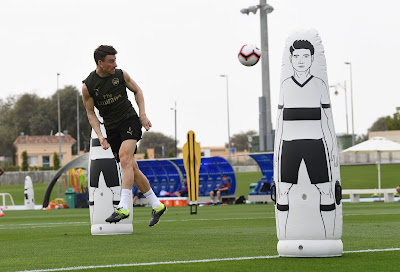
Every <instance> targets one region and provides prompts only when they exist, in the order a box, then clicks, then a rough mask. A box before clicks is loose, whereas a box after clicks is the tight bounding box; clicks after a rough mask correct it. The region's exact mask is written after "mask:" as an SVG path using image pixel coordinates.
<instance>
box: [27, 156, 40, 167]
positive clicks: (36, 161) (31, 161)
mask: <svg viewBox="0 0 400 272" xmlns="http://www.w3.org/2000/svg"><path fill="white" fill-rule="evenodd" d="M28 164H29V165H32V166H38V165H39V158H38V156H32V157H29V158H28Z"/></svg>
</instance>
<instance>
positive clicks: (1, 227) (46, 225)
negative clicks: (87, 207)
mask: <svg viewBox="0 0 400 272" xmlns="http://www.w3.org/2000/svg"><path fill="white" fill-rule="evenodd" d="M398 214H400V213H379V214H375V213H374V214H343V216H361V215H398ZM259 219H275V216H264V217H241V218H197V219H193V218H191V219H177V220H175V219H166V220H162V222H164V223H173V222H189V221H227V220H259ZM143 222H147V220H134V222H133V223H134V224H137V223H143ZM64 224H90V222H66V223H63V222H61V223H40V224H39V223H37V224H34V223H33V224H10V225H0V230H6V229H34V228H53V227H58V226H60V225H64Z"/></svg>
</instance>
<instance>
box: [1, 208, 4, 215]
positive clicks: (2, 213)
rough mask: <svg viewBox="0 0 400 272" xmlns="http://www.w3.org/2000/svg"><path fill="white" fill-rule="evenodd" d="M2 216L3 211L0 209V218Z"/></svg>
mask: <svg viewBox="0 0 400 272" xmlns="http://www.w3.org/2000/svg"><path fill="white" fill-rule="evenodd" d="M2 216H4V212H3V209H1V208H0V217H2Z"/></svg>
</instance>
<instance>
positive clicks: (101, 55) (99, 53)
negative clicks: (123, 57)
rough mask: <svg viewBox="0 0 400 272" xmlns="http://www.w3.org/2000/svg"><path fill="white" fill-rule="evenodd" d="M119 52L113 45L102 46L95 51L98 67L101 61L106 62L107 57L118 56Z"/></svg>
mask: <svg viewBox="0 0 400 272" xmlns="http://www.w3.org/2000/svg"><path fill="white" fill-rule="evenodd" d="M117 53H118V52H117V50H115V49H114V47H112V46H111V45H100V46H99V47H97V48H96V50H94V61H95V62H96V65H97V64H98V62H99V60H101V61H104V59H105V58H106V56H107V55H116V54H117Z"/></svg>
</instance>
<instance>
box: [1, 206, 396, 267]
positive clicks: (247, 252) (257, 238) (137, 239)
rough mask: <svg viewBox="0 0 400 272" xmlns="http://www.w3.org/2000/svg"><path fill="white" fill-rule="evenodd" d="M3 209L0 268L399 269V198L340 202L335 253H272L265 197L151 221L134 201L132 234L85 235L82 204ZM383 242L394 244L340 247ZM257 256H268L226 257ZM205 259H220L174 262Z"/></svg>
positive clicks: (180, 210)
mask: <svg viewBox="0 0 400 272" xmlns="http://www.w3.org/2000/svg"><path fill="white" fill-rule="evenodd" d="M5 213H6V214H5V216H4V217H1V218H0V233H1V234H0V245H1V246H0V256H1V258H0V271H24V270H28V271H29V270H44V271H49V270H45V269H60V268H67V267H73V268H75V269H77V267H87V268H86V269H81V270H79V271H133V270H134V271H213V270H215V271H397V270H398V259H399V256H400V251H399V250H398V249H399V248H400V239H399V237H400V227H399V226H400V203H399V202H393V203H383V202H375V203H358V204H350V203H344V207H343V224H344V228H343V236H342V241H343V244H344V251H345V253H344V254H343V256H342V257H337V258H276V257H275V256H276V255H277V251H276V244H277V238H276V231H275V217H274V206H273V205H271V204H266V205H251V204H246V205H227V206H204V207H199V209H198V214H197V215H190V214H189V207H171V208H169V210H168V212H167V213H166V215H165V216H163V217H162V219H161V221H160V223H159V224H158V225H156V226H155V227H153V228H149V227H148V220H149V219H150V208H145V207H140V208H134V214H133V230H134V231H133V234H130V235H107V236H92V235H91V234H90V222H89V210H88V209H62V210H51V211H45V210H36V211H6V212H5ZM388 248H397V250H390V251H378V252H359V253H346V252H348V251H360V250H367V249H369V250H371V249H388ZM256 256H272V257H271V258H264V259H253V258H251V259H248V260H245V259H244V260H241V259H239V260H229V258H242V257H256ZM210 259H226V260H219V261H217V260H216V261H209V262H192V263H179V262H182V261H196V260H210ZM160 262H167V263H166V264H165V263H164V264H159V263H160ZM172 262H178V263H172ZM149 263H154V264H149ZM122 264H127V266H126V267H124V266H116V267H115V265H122ZM132 264H148V265H141V266H135V267H133V266H132ZM99 266H100V267H99ZM101 266H111V267H103V268H101ZM89 267H91V268H89ZM50 271H59V270H50ZM69 271H73V270H69Z"/></svg>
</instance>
